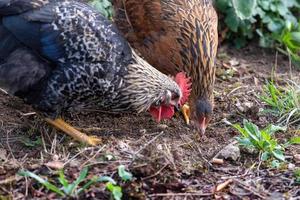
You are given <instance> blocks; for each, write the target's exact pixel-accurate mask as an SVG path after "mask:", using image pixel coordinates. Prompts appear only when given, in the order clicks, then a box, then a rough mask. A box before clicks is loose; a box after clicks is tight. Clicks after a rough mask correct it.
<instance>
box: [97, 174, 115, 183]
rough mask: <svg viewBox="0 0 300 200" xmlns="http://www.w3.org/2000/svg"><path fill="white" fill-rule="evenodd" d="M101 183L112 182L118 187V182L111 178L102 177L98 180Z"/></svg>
mask: <svg viewBox="0 0 300 200" xmlns="http://www.w3.org/2000/svg"><path fill="white" fill-rule="evenodd" d="M98 181H99V182H111V183H112V184H114V185H117V183H116V181H115V180H114V179H112V178H111V177H109V176H101V177H100V178H99V179H98Z"/></svg>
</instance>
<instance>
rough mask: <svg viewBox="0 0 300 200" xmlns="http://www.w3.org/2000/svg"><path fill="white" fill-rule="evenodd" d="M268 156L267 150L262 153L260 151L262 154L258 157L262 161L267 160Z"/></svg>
mask: <svg viewBox="0 0 300 200" xmlns="http://www.w3.org/2000/svg"><path fill="white" fill-rule="evenodd" d="M269 158H270V153H269V152H264V153H262V154H261V157H260V159H261V160H262V161H267V160H268V159H269Z"/></svg>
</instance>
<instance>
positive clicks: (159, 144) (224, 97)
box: [0, 46, 300, 199]
mask: <svg viewBox="0 0 300 200" xmlns="http://www.w3.org/2000/svg"><path fill="white" fill-rule="evenodd" d="M274 66H276V72H277V74H276V78H277V79H284V78H287V77H289V75H290V71H289V70H290V67H289V62H288V60H286V58H285V57H283V56H281V55H278V56H276V53H274V52H268V51H265V50H261V49H260V48H258V47H255V46H250V47H248V48H245V49H242V50H233V49H231V48H230V47H223V48H222V49H221V50H220V52H219V61H218V72H217V82H216V87H215V109H214V110H215V113H214V116H213V120H212V122H211V125H210V126H209V128H208V130H207V132H206V134H205V135H204V136H201V135H199V133H197V131H196V129H195V128H194V127H193V125H190V126H188V125H186V124H185V123H184V121H183V119H182V117H181V116H180V115H179V116H178V117H174V118H173V119H171V120H169V121H164V122H162V123H161V124H157V123H156V122H155V121H154V120H152V119H151V117H150V115H148V114H141V115H128V114H127V115H121V114H120V115H113V114H109V113H100V112H98V111H96V110H94V111H89V112H83V113H76V114H74V113H73V114H68V115H67V116H66V117H65V118H66V121H68V122H69V123H71V124H72V125H74V126H75V127H78V128H79V129H81V130H82V131H85V132H87V133H88V134H93V135H97V136H100V137H102V139H103V144H102V145H100V146H98V147H84V146H82V145H80V144H78V143H76V142H73V141H72V140H71V139H70V138H69V137H68V136H65V135H63V134H61V133H60V132H58V131H57V130H55V129H54V128H52V127H50V126H48V125H47V124H46V123H45V122H43V119H41V118H40V117H39V116H38V115H37V114H34V113H33V112H35V111H34V110H33V109H32V108H30V106H26V105H24V104H23V103H22V101H20V100H19V99H17V98H13V97H9V96H8V95H6V94H4V93H2V92H0V107H1V113H0V199H1V198H2V197H14V198H25V196H26V197H27V198H37V199H38V198H45V197H48V198H55V197H57V196H55V194H53V193H51V192H50V191H47V190H46V189H45V188H43V187H42V186H41V185H39V184H37V183H36V182H35V181H33V180H31V179H27V180H25V179H24V178H22V177H19V176H15V174H16V173H17V172H18V170H20V169H22V168H25V169H28V170H30V171H33V172H35V173H36V174H39V175H43V176H45V177H48V178H49V179H50V180H51V181H54V182H57V178H55V177H56V173H55V170H53V169H51V168H49V167H47V166H45V164H46V163H48V162H51V161H53V160H56V161H59V162H61V163H62V164H63V165H64V169H65V170H64V171H65V173H66V177H68V179H70V180H75V179H76V177H77V176H78V174H79V171H80V170H81V169H82V168H83V167H85V166H89V177H92V176H93V175H97V176H101V175H109V176H112V177H113V178H115V179H116V180H118V179H119V178H118V176H117V175H116V171H117V167H118V166H119V165H120V164H123V165H125V166H127V167H128V168H129V170H130V171H131V172H132V173H133V175H134V177H135V178H134V180H133V181H131V182H128V183H125V182H122V181H120V183H121V186H122V188H123V192H124V195H125V196H124V199H130V198H131V199H146V198H150V199H183V198H185V197H187V199H199V198H206V199H211V198H234V199H239V198H243V197H248V198H250V199H252V198H256V199H258V198H271V197H274V198H275V197H282V196H283V194H285V195H289V196H297V195H300V194H299V190H296V189H295V188H294V186H295V182H294V178H293V171H292V170H287V169H283V170H270V169H264V168H261V169H260V167H259V166H257V165H253V163H257V162H258V160H257V155H250V154H249V155H247V154H245V153H242V157H241V158H240V159H238V160H237V161H230V160H226V161H225V163H223V164H221V165H213V164H211V162H210V161H211V159H212V158H214V157H215V156H216V155H217V154H218V152H219V151H220V150H222V149H223V148H224V147H225V146H227V145H228V144H230V143H232V142H233V141H234V137H235V136H236V135H237V133H236V132H235V131H234V130H233V129H231V128H230V127H228V126H227V125H226V124H225V123H224V122H223V119H227V120H228V121H230V122H233V123H235V122H241V121H242V119H244V118H246V119H249V120H251V121H253V122H254V123H256V124H258V125H260V126H265V125H266V124H269V123H271V122H273V121H275V119H273V118H272V117H271V116H264V115H259V111H260V109H261V108H263V107H264V105H263V104H262V103H261V102H260V101H259V100H258V98H257V94H258V93H259V92H260V90H261V86H262V85H263V84H264V83H265V82H266V80H268V79H270V77H271V72H272V68H273V67H274ZM293 74H294V76H295V77H297V76H298V77H300V76H299V75H300V73H299V72H297V71H293ZM282 137H283V139H284V137H285V136H282ZM288 152H289V154H290V155H295V154H297V153H300V152H299V149H297V148H293V149H289V150H288ZM228 180H230V181H229V182H228V187H225V188H224V189H222V190H220V191H218V192H216V186H218V185H219V184H222V183H224V182H225V183H226V181H228ZM79 198H90V199H92V198H97V199H108V198H109V193H108V192H107V191H106V190H105V186H104V184H100V183H99V184H96V185H94V186H92V188H90V189H89V190H87V191H85V193H84V194H81V196H79Z"/></svg>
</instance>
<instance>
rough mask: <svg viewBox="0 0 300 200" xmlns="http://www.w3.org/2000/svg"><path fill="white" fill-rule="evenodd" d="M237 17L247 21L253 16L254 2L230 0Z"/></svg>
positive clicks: (254, 0) (249, 0)
mask: <svg viewBox="0 0 300 200" xmlns="http://www.w3.org/2000/svg"><path fill="white" fill-rule="evenodd" d="M232 4H233V7H234V9H235V13H236V14H237V16H238V17H239V18H240V19H242V20H245V19H249V18H250V17H252V16H253V14H254V9H255V7H256V0H232Z"/></svg>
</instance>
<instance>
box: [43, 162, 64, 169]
mask: <svg viewBox="0 0 300 200" xmlns="http://www.w3.org/2000/svg"><path fill="white" fill-rule="evenodd" d="M45 165H46V166H47V167H49V168H51V169H63V168H64V163H62V162H60V161H50V162H48V163H46V164H45Z"/></svg>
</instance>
